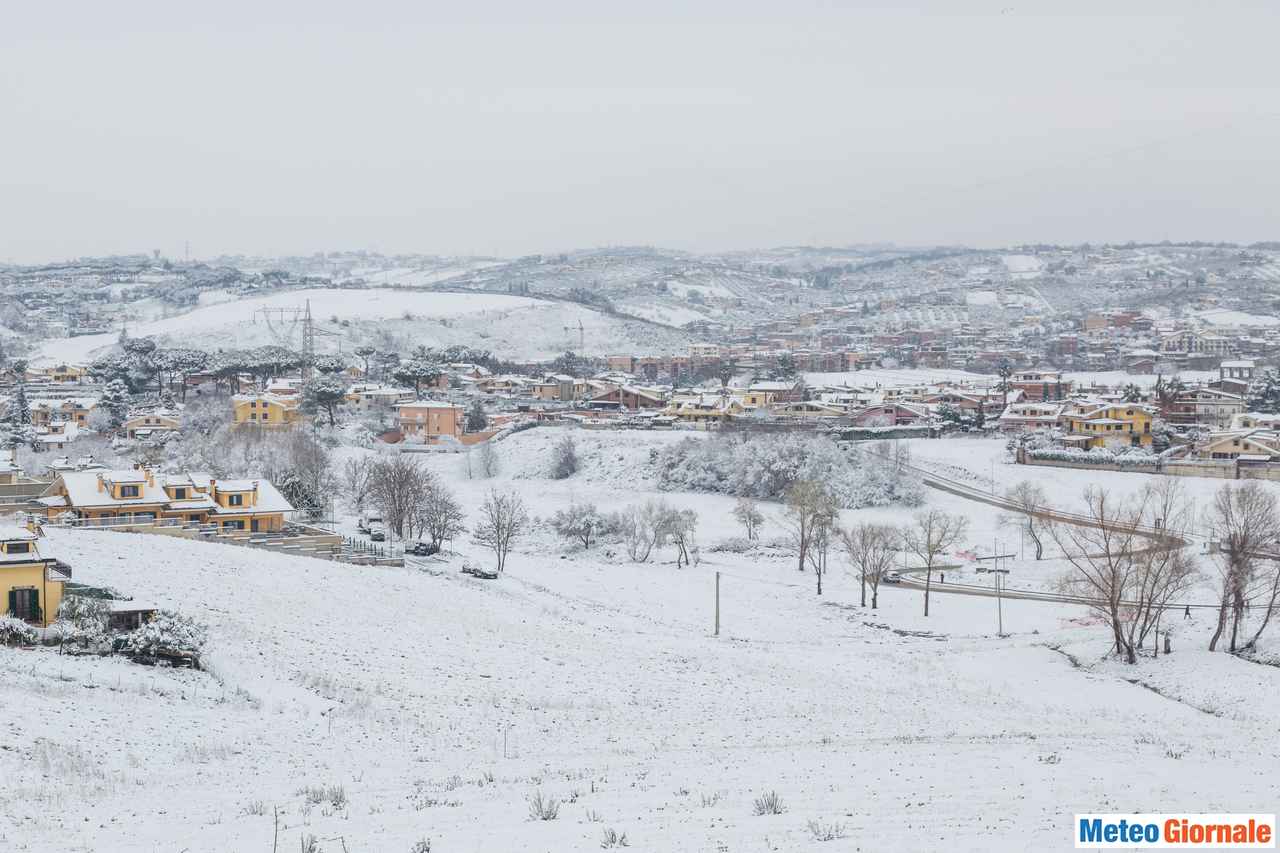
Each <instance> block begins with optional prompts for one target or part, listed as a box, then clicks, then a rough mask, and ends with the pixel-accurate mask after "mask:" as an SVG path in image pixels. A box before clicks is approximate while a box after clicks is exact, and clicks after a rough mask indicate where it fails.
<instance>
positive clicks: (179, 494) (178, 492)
mask: <svg viewBox="0 0 1280 853" xmlns="http://www.w3.org/2000/svg"><path fill="white" fill-rule="evenodd" d="M186 497H187V490H186V489H185V488H177V489H174V490H173V498H174V500H179V501H180V500H185V499H186Z"/></svg>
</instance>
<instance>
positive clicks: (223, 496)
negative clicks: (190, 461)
mask: <svg viewBox="0 0 1280 853" xmlns="http://www.w3.org/2000/svg"><path fill="white" fill-rule="evenodd" d="M37 502H38V503H39V504H40V505H42V506H43V507H44V510H45V512H46V514H47V515H49V516H50V517H53V518H61V517H63V516H65V515H67V514H70V515H72V516H74V517H76V518H78V519H80V520H82V521H84V522H85V523H88V524H97V525H110V524H115V523H125V524H128V523H147V522H153V521H156V520H159V519H175V520H178V521H183V522H194V523H199V524H215V525H217V526H218V527H219V528H220V529H223V530H246V531H250V532H255V533H256V532H268V531H279V530H282V529H283V528H284V525H285V520H286V517H287V516H288V515H289V514H290V513H292V512H293V506H292V505H291V504H290V503H289V501H288V500H286V499H285V497H284V496H283V495H281V494H280V492H279V490H278V489H276V487H275V486H274V485H272V484H271V483H270V482H268V481H267V480H218V479H216V478H213V477H210V476H209V475H208V474H158V473H156V472H154V471H152V470H151V469H149V468H136V469H130V470H118V471H114V470H102V471H94V470H86V471H62V472H60V473H59V474H58V476H57V478H56V479H55V480H54V481H53V482H52V483H51V484H50V485H49V487H48V488H47V489H45V491H44V493H43V494H42V495H41V496H40V497H39V498H38V499H37Z"/></svg>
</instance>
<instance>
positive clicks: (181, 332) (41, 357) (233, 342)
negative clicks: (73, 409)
mask: <svg viewBox="0 0 1280 853" xmlns="http://www.w3.org/2000/svg"><path fill="white" fill-rule="evenodd" d="M308 301H310V303H311V314H312V317H313V318H314V319H315V321H316V323H317V324H318V325H319V327H320V329H321V330H322V333H323V332H327V333H328V334H322V335H321V336H320V337H319V338H318V348H319V349H320V350H321V351H328V350H333V351H336V350H337V349H338V341H339V340H341V339H344V338H345V339H347V340H349V341H350V342H351V343H352V344H354V345H359V344H361V343H365V342H376V343H377V344H379V345H380V346H382V347H383V348H388V346H389V345H394V346H402V348H403V349H405V350H406V351H407V350H410V349H412V348H413V347H415V346H418V345H420V344H424V345H427V346H446V345H449V344H465V345H468V346H474V347H477V348H482V349H483V348H489V349H491V350H493V351H494V352H495V353H497V354H499V355H502V356H506V357H511V358H544V357H551V356H555V355H558V354H560V353H562V352H564V351H565V350H567V349H573V350H576V351H582V352H585V353H587V354H591V355H604V354H608V353H612V352H615V351H616V350H617V349H618V348H619V347H622V348H624V349H627V348H632V347H636V348H640V349H643V350H644V351H648V349H649V348H650V347H653V346H655V345H660V346H673V347H682V346H686V345H687V343H688V339H687V338H686V337H685V336H684V335H683V334H682V333H680V332H677V331H675V330H668V329H662V328H658V327H655V326H650V325H647V324H643V323H637V322H634V321H624V320H619V319H615V318H613V317H608V316H605V315H603V314H601V313H599V312H598V311H594V310H592V309H590V308H586V307H583V306H581V305H576V304H572V303H565V302H548V301H544V300H538V299H531V298H529V297H524V296H507V295H505V294H489V293H485V294H477V293H435V292H423V291H406V290H392V289H384V288H374V289H367V290H338V289H327V288H315V289H309V290H292V291H285V292H281V293H275V294H272V295H270V296H264V297H259V298H256V299H243V300H236V301H221V302H217V301H215V302H213V303H212V304H206V305H202V306H200V307H197V308H195V309H194V310H192V311H189V312H187V313H185V314H179V315H176V316H173V317H166V318H163V319H158V320H147V321H143V322H139V323H137V324H134V325H131V326H129V327H128V332H129V334H130V335H132V336H133V337H146V336H155V337H157V338H159V339H161V340H162V341H165V342H167V343H170V344H172V345H182V346H197V347H203V348H206V349H208V350H216V349H219V348H228V347H251V346H261V345H266V344H279V345H282V346H290V347H294V348H298V347H300V346H301V343H302V340H301V335H302V328H301V323H300V322H299V319H298V318H299V315H298V313H297V311H296V309H300V308H302V307H303V306H304V305H305V304H306V303H307V302H308ZM263 309H268V312H274V313H265V314H264V313H262V312H263ZM280 309H283V310H284V311H285V313H284V314H283V315H282V314H281V313H279V311H280ZM335 321H336V322H335ZM117 337H118V335H117V334H114V333H113V334H102V335H85V336H81V337H76V338H66V339H51V340H47V341H45V342H44V343H43V344H42V346H41V348H40V349H39V351H38V355H37V356H36V357H35V358H34V359H33V363H36V364H44V363H52V362H55V361H57V362H68V361H70V362H87V361H90V360H92V359H93V358H94V357H95V356H97V355H99V354H101V353H102V352H103V351H105V350H106V349H108V348H110V347H111V346H112V345H114V344H115V343H116V341H117ZM348 348H351V347H348Z"/></svg>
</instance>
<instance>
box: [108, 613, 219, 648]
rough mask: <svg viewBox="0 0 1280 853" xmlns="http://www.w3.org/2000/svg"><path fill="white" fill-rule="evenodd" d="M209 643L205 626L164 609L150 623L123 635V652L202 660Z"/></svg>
mask: <svg viewBox="0 0 1280 853" xmlns="http://www.w3.org/2000/svg"><path fill="white" fill-rule="evenodd" d="M206 642H208V632H207V630H206V629H205V626H204V625H201V624H200V623H199V622H196V621H195V620H194V619H192V618H190V617H189V616H183V615H181V614H179V613H174V612H172V611H169V610H161V611H160V612H159V613H157V614H156V616H155V618H154V619H152V620H151V621H150V622H148V623H146V624H145V625H143V626H142V627H141V628H138V629H137V630H135V631H131V632H130V633H128V634H126V635H125V636H124V643H123V646H122V649H123V650H124V651H125V652H128V653H129V654H132V655H139V656H142V657H155V656H157V655H190V656H192V657H195V658H199V656H200V653H201V652H202V651H203V650H204V647H205V643H206Z"/></svg>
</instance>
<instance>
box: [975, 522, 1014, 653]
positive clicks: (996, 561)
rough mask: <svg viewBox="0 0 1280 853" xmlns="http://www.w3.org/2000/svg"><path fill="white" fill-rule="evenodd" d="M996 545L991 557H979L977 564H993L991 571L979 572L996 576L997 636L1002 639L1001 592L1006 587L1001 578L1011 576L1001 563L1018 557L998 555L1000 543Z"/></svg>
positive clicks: (982, 570) (983, 569)
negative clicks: (988, 562)
mask: <svg viewBox="0 0 1280 853" xmlns="http://www.w3.org/2000/svg"><path fill="white" fill-rule="evenodd" d="M996 545H997V547H996V548H994V549H992V553H991V556H990V557H979V558H978V560H977V562H979V563H985V562H987V561H990V562H991V566H992V567H991V568H989V569H988V568H979V569H978V571H979V572H990V573H991V574H993V575H995V590H996V635H997V636H1000V637H1003V636H1004V598H1003V596H1002V595H1001V590H1002V589H1003V586H1004V585H1003V583H1001V577H1002V576H1003V575H1007V574H1009V570H1008V569H1002V568H1000V561H1001V560H1012V559H1013V558H1014V557H1015V556H1017V555H1016V554H999V553H996V552H997V551H998V550H999V547H998V546H999V543H996Z"/></svg>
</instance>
